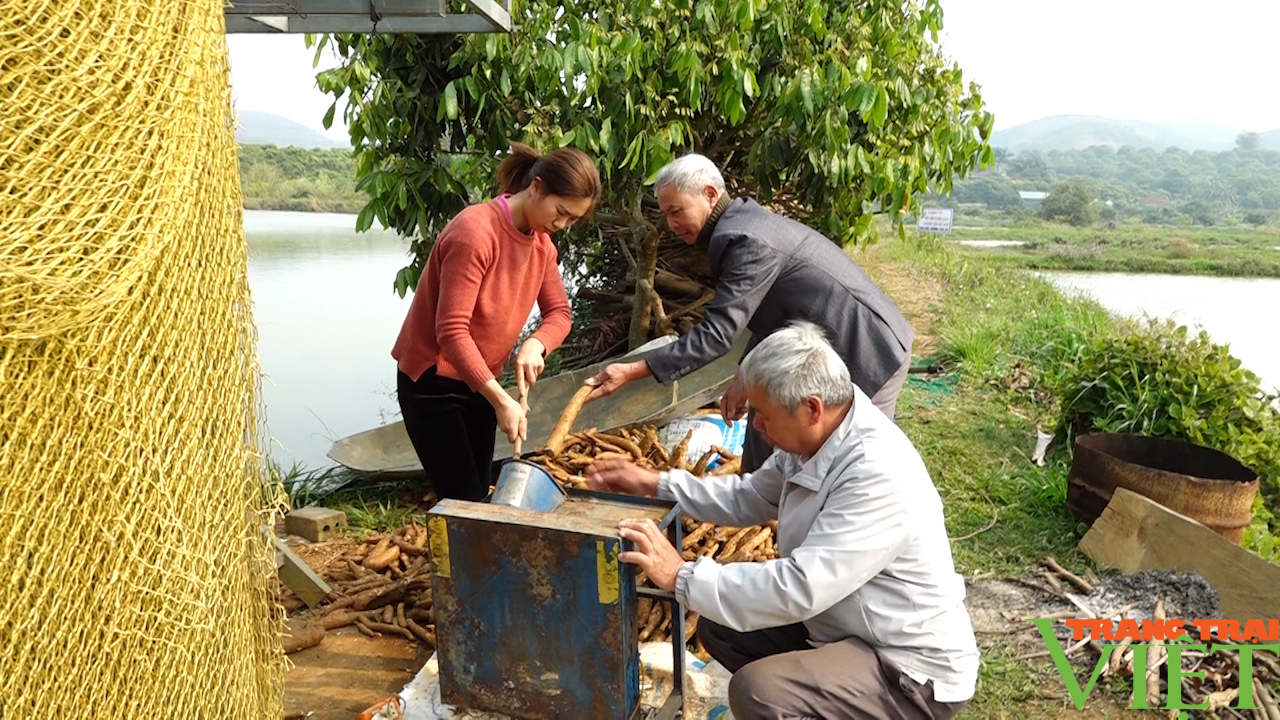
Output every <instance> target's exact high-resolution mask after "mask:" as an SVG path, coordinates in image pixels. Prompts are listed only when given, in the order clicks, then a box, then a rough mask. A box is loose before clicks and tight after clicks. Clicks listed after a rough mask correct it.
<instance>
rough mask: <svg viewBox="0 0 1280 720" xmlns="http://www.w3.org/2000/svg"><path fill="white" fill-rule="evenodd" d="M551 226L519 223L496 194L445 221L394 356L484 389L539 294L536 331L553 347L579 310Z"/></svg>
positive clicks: (417, 373)
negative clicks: (528, 228)
mask: <svg viewBox="0 0 1280 720" xmlns="http://www.w3.org/2000/svg"><path fill="white" fill-rule="evenodd" d="M557 257H558V256H557V253H556V248H555V246H554V245H552V244H551V237H550V236H549V235H547V234H546V233H536V234H534V235H527V234H525V233H521V232H520V231H519V230H518V229H516V226H515V224H513V223H512V222H511V216H510V214H509V213H508V211H507V210H506V208H504V207H503V205H502V204H501V203H499V201H497V200H491V201H489V202H486V203H481V204H478V205H472V206H470V207H468V208H467V209H465V210H463V211H462V212H460V213H458V215H457V216H456V217H454V219H453V220H452V221H450V222H449V224H448V225H447V226H446V227H445V229H444V230H443V231H442V232H441V233H440V237H439V238H438V239H437V240H436V244H435V247H433V248H432V250H431V254H430V255H429V256H428V258H427V266H426V267H425V268H424V269H423V271H422V277H421V279H420V280H419V281H418V288H417V290H415V291H414V294H413V300H412V302H411V303H410V305H409V314H408V315H407V316H406V317H405V320H404V324H403V325H402V326H401V328H400V336H399V337H398V338H396V343H395V346H394V347H393V348H392V349H391V356H392V357H393V358H395V360H396V362H397V366H398V367H399V368H400V370H402V371H403V372H404V373H405V374H406V375H408V376H409V377H410V378H412V379H413V380H415V381H416V380H417V379H418V378H419V377H421V375H422V373H424V372H426V370H427V369H428V368H429V367H431V366H432V365H433V364H434V365H437V372H438V373H439V374H440V375H441V376H443V377H449V378H453V379H455V380H461V381H463V382H465V383H466V384H467V386H468V387H470V388H471V389H472V390H479V389H480V387H481V386H482V385H484V384H485V383H486V382H488V381H489V380H491V379H493V378H495V377H497V376H498V375H500V374H502V369H503V367H504V366H505V365H506V363H507V360H508V358H509V357H510V355H511V350H512V348H513V347H515V344H516V341H517V340H519V339H520V331H521V330H523V329H524V324H525V321H526V320H528V319H529V313H530V312H532V311H533V304H534V302H535V301H536V302H537V303H538V308H539V310H540V311H541V313H542V322H541V324H540V325H539V327H538V329H537V331H536V332H535V333H534V335H533V336H534V337H536V338H537V339H538V340H540V341H541V342H542V344H543V345H544V346H546V348H547V353H551V352H552V351H553V350H555V349H556V348H558V347H560V344H561V343H562V342H564V339H565V337H566V336H568V334H569V328H570V325H571V323H572V315H571V314H570V311H569V297H568V295H567V294H566V293H565V289H564V283H563V281H562V280H561V279H560V269H559V267H558V266H557V264H556V263H557Z"/></svg>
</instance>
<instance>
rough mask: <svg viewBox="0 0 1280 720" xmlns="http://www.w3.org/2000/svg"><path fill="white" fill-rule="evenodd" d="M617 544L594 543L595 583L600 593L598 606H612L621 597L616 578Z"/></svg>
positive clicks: (620, 587)
mask: <svg viewBox="0 0 1280 720" xmlns="http://www.w3.org/2000/svg"><path fill="white" fill-rule="evenodd" d="M618 545H619V544H618V543H616V542H611V543H608V546H607V547H606V545H605V541H604V540H597V541H596V581H597V585H598V587H599V591H600V604H601V605H613V604H614V603H616V602H618V598H619V597H621V596H622V586H621V580H620V579H619V577H618Z"/></svg>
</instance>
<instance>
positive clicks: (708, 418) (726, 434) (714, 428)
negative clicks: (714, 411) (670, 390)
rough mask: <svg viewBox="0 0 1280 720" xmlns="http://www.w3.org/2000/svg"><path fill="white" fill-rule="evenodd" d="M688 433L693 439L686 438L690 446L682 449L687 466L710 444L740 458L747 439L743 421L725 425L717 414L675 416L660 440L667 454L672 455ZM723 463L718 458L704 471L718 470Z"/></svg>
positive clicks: (694, 461) (745, 425)
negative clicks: (691, 432) (691, 434)
mask: <svg viewBox="0 0 1280 720" xmlns="http://www.w3.org/2000/svg"><path fill="white" fill-rule="evenodd" d="M690 430H692V431H693V437H692V438H690V439H689V445H688V447H687V448H685V464H686V465H687V466H689V467H693V465H694V464H695V463H697V462H698V460H699V459H700V458H701V457H702V456H703V454H704V453H706V452H707V451H708V450H710V449H711V446H712V445H717V446H719V447H721V448H724V449H725V450H728V451H729V452H731V453H733V454H734V455H738V456H741V455H742V448H743V446H744V445H745V444H746V440H747V421H746V418H743V419H741V420H737V421H734V422H732V423H726V422H725V421H724V418H722V417H721V416H719V415H685V416H682V417H678V418H676V419H675V420H672V421H671V423H670V424H668V425H667V426H666V427H664V428H663V429H662V432H661V434H660V435H659V439H660V440H661V441H662V444H663V445H665V446H666V448H667V452H668V453H674V452H675V450H676V446H677V445H679V444H680V441H681V440H683V439H684V436H685V435H687V434H688V433H689V431H690ZM722 461H723V458H720V457H718V456H717V457H716V458H715V459H714V460H713V461H712V462H711V463H709V464H708V465H707V468H708V469H710V468H714V467H717V466H718V465H720V463H721V462H722Z"/></svg>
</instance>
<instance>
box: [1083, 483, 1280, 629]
mask: <svg viewBox="0 0 1280 720" xmlns="http://www.w3.org/2000/svg"><path fill="white" fill-rule="evenodd" d="M1080 549H1081V550H1082V551H1084V553H1085V554H1086V555H1088V556H1089V557H1091V558H1093V559H1094V560H1095V561H1096V562H1098V563H1100V564H1102V565H1106V566H1109V567H1114V568H1117V569H1119V570H1120V571H1121V572H1124V573H1137V572H1142V571H1145V570H1177V571H1180V572H1194V573H1198V574H1199V575H1200V576H1201V577H1203V578H1204V579H1205V580H1206V581H1208V583H1209V585H1210V586H1212V587H1213V589H1214V590H1215V591H1216V592H1217V593H1218V607H1219V610H1220V611H1221V615H1222V617H1223V618H1226V619H1230V620H1237V621H1239V622H1244V621H1246V620H1253V619H1271V618H1278V617H1280V567H1277V566H1276V565H1273V564H1271V563H1269V562H1267V561H1266V560H1263V559H1262V558H1260V557H1258V556H1257V555H1254V554H1253V553H1251V552H1249V551H1248V550H1245V549H1243V548H1241V547H1239V546H1237V545H1236V544H1234V543H1232V542H1231V541H1229V540H1227V539H1226V538H1224V537H1222V536H1221V535H1219V534H1218V533H1216V532H1214V531H1213V530H1210V529H1209V528H1207V527H1205V526H1204V525H1203V524H1202V523H1200V522H1197V521H1196V520H1193V519H1191V518H1189V517H1187V516H1185V515H1180V514H1178V513H1176V512H1173V511H1172V510H1170V509H1168V508H1166V507H1165V506H1163V505H1160V504H1159V503H1157V502H1155V501H1153V500H1151V499H1150V498H1147V497H1145V496H1143V495H1139V494H1138V493H1135V492H1133V491H1131V490H1128V489H1126V488H1118V489H1117V490H1116V491H1115V494H1114V495H1113V496H1112V498H1111V502H1110V503H1108V504H1107V507H1106V509H1105V510H1103V511H1102V515H1100V516H1099V517H1098V519H1097V520H1096V521H1094V523H1093V526H1092V527H1091V528H1090V529H1089V531H1088V532H1087V533H1085V535H1084V537H1083V538H1081V540H1080ZM1180 619H1182V620H1187V621H1190V620H1195V619H1198V618H1180Z"/></svg>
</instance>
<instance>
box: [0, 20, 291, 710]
mask: <svg viewBox="0 0 1280 720" xmlns="http://www.w3.org/2000/svg"><path fill="white" fill-rule="evenodd" d="M222 12H223V10H222V5H221V3H220V2H218V0H198V1H184V0H164V1H157V0H110V1H105V2H104V1H101V0H55V1H53V2H41V1H40V0H36V2H34V3H32V2H17V1H16V0H0V97H3V98H4V103H3V105H4V109H3V111H0V559H2V563H0V716H2V717H3V718H5V719H6V720H8V719H9V718H37V717H40V718H44V717H68V718H70V717H74V718H99V717H101V718H143V717H147V718H151V717H155V718H161V717H163V718H179V717H181V718H237V719H239V718H268V717H270V718H279V717H280V708H281V706H282V704H283V703H282V698H283V676H284V667H285V659H284V655H283V653H282V650H281V647H280V633H281V632H282V629H283V620H282V619H280V618H279V617H278V616H275V615H273V614H272V613H271V612H269V608H270V607H271V603H270V600H269V595H268V587H269V585H268V580H269V578H270V577H271V576H272V575H273V574H274V572H275V563H274V553H273V552H272V550H271V546H270V537H269V535H268V534H267V533H266V532H264V527H269V525H270V523H271V522H272V520H273V519H274V518H275V516H276V513H277V512H278V510H279V499H278V498H279V495H278V493H276V492H268V491H266V490H265V489H264V486H263V483H262V481H261V479H260V477H261V475H260V472H259V464H260V458H259V454H258V452H257V449H258V447H259V444H258V443H259V438H261V437H262V436H263V434H262V432H261V423H262V414H261V412H260V411H259V410H260V407H259V403H260V400H259V397H260V393H259V384H258V370H257V360H256V355H255V348H254V341H255V339H254V333H253V324H252V318H251V314H250V305H249V287H248V276H247V264H248V259H247V251H246V249H245V243H244V237H243V231H242V225H241V210H240V207H241V205H240V190H239V185H238V177H237V170H236V157H235V152H236V148H235V134H234V126H233V120H232V110H231V99H230V98H231V94H230V81H229V69H228V65H227V46H226V38H225V33H224V27H223V19H222Z"/></svg>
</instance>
